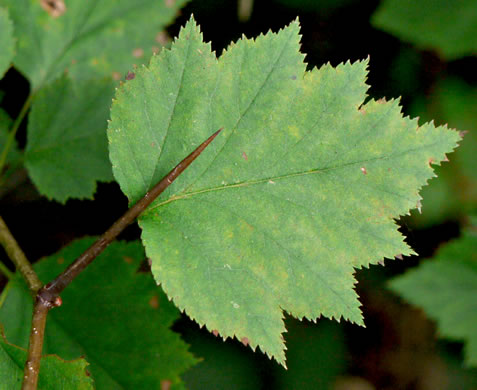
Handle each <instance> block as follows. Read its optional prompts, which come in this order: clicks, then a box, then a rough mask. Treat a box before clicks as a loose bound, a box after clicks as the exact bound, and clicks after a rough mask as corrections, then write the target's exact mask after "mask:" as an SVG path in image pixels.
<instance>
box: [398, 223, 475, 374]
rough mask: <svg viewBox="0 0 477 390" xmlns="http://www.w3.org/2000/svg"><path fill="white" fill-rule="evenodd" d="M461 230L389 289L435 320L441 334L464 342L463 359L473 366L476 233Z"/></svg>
mask: <svg viewBox="0 0 477 390" xmlns="http://www.w3.org/2000/svg"><path fill="white" fill-rule="evenodd" d="M475 229H476V227H475V226H474V231H473V232H467V233H465V234H464V235H463V236H462V237H461V238H459V239H457V240H455V241H453V242H451V243H449V244H447V245H445V246H444V247H442V248H441V249H440V250H439V251H438V253H437V254H436V256H435V257H434V258H433V259H432V260H428V261H424V262H422V263H421V264H420V265H419V266H418V267H417V268H415V269H412V270H411V271H408V272H406V273H405V274H404V275H402V276H398V277H397V278H394V279H393V280H392V281H391V283H390V287H391V289H392V290H393V291H394V292H396V293H398V294H400V295H401V296H402V297H403V298H404V299H405V300H407V301H408V302H410V303H412V304H413V305H416V306H420V307H422V308H423V309H424V311H425V312H426V313H427V315H428V316H429V317H430V318H432V319H434V320H436V321H437V325H438V330H439V333H440V334H441V335H442V336H443V337H447V338H450V339H453V340H463V341H465V349H464V353H465V361H466V363H467V364H468V365H473V366H476V365H477V334H476V332H475V330H476V329H477V304H476V302H477V301H476V296H477V255H476V251H475V249H476V248H477V234H476V232H475Z"/></svg>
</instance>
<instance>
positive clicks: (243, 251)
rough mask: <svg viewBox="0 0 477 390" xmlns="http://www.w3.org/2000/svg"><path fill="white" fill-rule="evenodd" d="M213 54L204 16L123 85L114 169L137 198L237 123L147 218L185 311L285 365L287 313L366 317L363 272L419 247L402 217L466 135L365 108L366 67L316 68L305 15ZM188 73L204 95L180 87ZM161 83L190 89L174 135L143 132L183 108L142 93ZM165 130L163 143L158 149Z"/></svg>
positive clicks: (146, 229)
mask: <svg viewBox="0 0 477 390" xmlns="http://www.w3.org/2000/svg"><path fill="white" fill-rule="evenodd" d="M190 48H192V50H190ZM211 55H212V53H211V52H210V46H209V45H207V44H203V43H202V36H201V34H200V32H199V29H198V27H197V26H196V24H195V22H194V21H191V22H189V23H188V24H187V26H186V27H185V28H184V29H183V30H182V31H181V33H180V35H179V38H178V39H177V40H176V41H175V42H174V44H173V45H172V48H171V50H170V51H164V52H163V53H161V54H160V55H159V56H157V58H155V59H153V61H152V62H151V65H150V67H149V68H147V69H143V70H141V71H139V72H138V73H137V74H136V78H135V79H134V80H133V81H132V82H127V83H126V84H125V85H124V86H123V87H122V88H120V89H119V90H118V94H117V100H116V101H115V102H114V103H113V107H112V113H111V115H112V121H111V123H110V126H109V129H108V136H109V140H110V157H111V161H112V163H113V173H114V175H115V177H116V179H117V180H118V182H119V183H120V185H121V188H122V189H123V191H124V192H125V193H126V195H127V196H128V197H129V199H130V200H131V202H134V201H136V200H137V199H138V198H139V197H140V196H141V195H142V194H144V193H145V192H146V191H147V190H148V189H149V182H153V181H154V180H158V179H159V178H160V176H161V175H163V174H164V173H166V172H167V171H168V169H171V168H172V167H173V166H174V162H173V161H175V162H177V161H178V160H180V158H181V156H183V155H186V154H187V152H186V151H188V150H191V149H192V147H193V145H196V144H197V143H198V142H199V141H197V140H196V139H195V137H197V138H198V139H199V140H200V139H202V138H205V135H207V134H210V133H211V132H212V129H216V128H219V127H224V130H223V131H222V133H221V135H220V136H219V137H217V139H216V140H214V142H213V143H212V144H211V145H210V147H209V148H208V150H206V151H205V152H204V153H203V154H202V155H201V156H200V157H199V158H198V159H197V160H196V161H195V162H194V164H193V165H192V166H191V167H190V169H189V170H188V171H187V172H185V173H184V175H182V176H181V177H180V178H179V179H178V180H177V181H176V182H174V183H173V184H172V185H171V186H170V187H169V188H168V190H167V191H165V192H164V193H163V194H162V195H161V197H160V198H159V199H158V200H156V201H155V202H154V203H153V204H152V205H151V206H150V208H149V209H148V210H146V212H145V213H144V214H143V215H142V216H141V217H140V219H139V223H140V226H141V227H142V229H143V233H142V240H143V243H144V245H145V247H146V252H147V254H148V256H149V257H150V258H151V259H152V272H153V274H154V275H155V278H156V281H157V282H158V283H160V284H161V285H162V286H163V288H164V290H165V291H166V293H167V294H168V295H169V297H171V298H172V299H173V300H174V302H175V303H176V305H177V306H178V307H179V308H180V309H181V310H185V311H186V312H187V314H188V315H189V316H190V317H191V318H193V319H195V320H196V321H197V322H198V323H199V324H201V325H202V324H206V326H207V328H208V329H209V330H211V331H212V330H217V331H218V332H219V333H220V334H222V336H223V337H234V336H235V337H237V338H238V339H239V340H242V341H244V340H245V341H246V343H247V344H249V345H250V346H251V347H252V348H253V349H255V348H256V347H257V346H260V348H261V349H262V350H263V351H264V352H266V353H267V354H268V355H269V356H273V357H275V358H276V359H277V360H278V361H279V362H281V363H283V364H284V360H285V355H284V343H283V338H282V336H281V334H282V333H283V332H284V330H285V329H284V325H283V319H282V316H283V314H282V310H285V311H287V312H289V313H290V314H292V315H293V316H295V317H298V318H303V317H307V318H309V319H313V320H314V319H316V318H317V317H320V316H325V317H328V318H335V319H338V320H339V319H341V318H343V319H346V320H349V321H352V322H356V323H359V324H362V317H361V312H360V310H359V301H358V299H357V298H358V297H357V295H356V293H355V292H354V290H353V287H354V284H355V279H354V276H353V272H354V268H356V267H362V266H367V265H369V264H371V263H376V262H378V261H380V260H381V259H382V258H383V257H390V258H392V257H394V256H395V255H398V254H401V253H402V254H412V253H413V252H412V250H411V249H410V248H408V247H407V245H406V244H405V243H404V242H403V237H402V236H401V235H400V233H399V232H398V231H397V229H396V225H395V222H394V221H393V218H396V217H398V216H399V215H402V214H405V213H407V212H408V210H409V209H410V208H414V207H416V204H417V202H418V200H419V196H418V190H419V189H420V187H421V186H423V185H424V184H425V183H426V181H427V180H428V179H429V178H431V177H432V174H433V173H432V169H431V168H430V166H429V164H430V161H432V162H438V161H441V160H442V159H444V157H445V155H444V153H445V152H449V151H451V150H452V148H453V147H455V146H456V142H457V141H458V140H459V136H458V134H457V133H456V132H452V131H449V130H447V129H444V128H438V129H435V128H434V127H433V126H432V125H425V126H422V127H418V126H417V122H416V121H411V120H409V119H405V118H403V117H402V115H401V112H400V108H399V106H398V102H397V101H391V102H385V101H382V100H381V101H372V100H371V101H370V102H368V103H367V104H365V105H363V100H364V99H365V97H366V89H367V87H366V85H365V82H364V81H365V77H366V66H367V62H366V61H361V62H357V63H355V64H350V63H346V64H342V65H339V66H338V67H336V68H333V67H332V66H330V65H325V66H323V67H322V68H320V69H314V70H312V71H311V72H305V64H304V62H303V55H302V54H301V53H300V52H299V25H298V23H297V22H294V23H292V24H291V25H290V26H289V27H287V28H285V29H283V30H281V31H280V32H278V33H276V34H275V33H268V34H267V35H265V36H260V37H258V38H256V39H255V40H249V39H245V38H243V39H241V40H239V41H238V42H236V43H233V44H231V46H230V47H229V48H228V49H227V50H226V51H225V52H224V53H223V54H222V55H221V56H220V58H218V60H215V59H214V58H213V55H212V57H211ZM167 63H180V64H186V67H185V68H184V67H182V68H180V71H177V70H176V69H174V68H171V67H167V66H165V65H164V64H167ZM187 64H190V68H189V69H187ZM188 72H189V73H192V74H195V78H196V80H199V81H200V82H201V88H200V90H197V88H194V87H193V86H190V85H188V84H187V83H186V82H184V83H182V80H184V79H183V78H182V76H181V74H182V75H184V74H186V75H187V77H189V78H191V77H192V76H191V75H190V74H188ZM149 78H155V79H156V80H162V79H176V80H178V82H177V84H176V86H177V90H179V91H181V93H180V94H177V96H179V98H178V99H174V100H173V103H172V105H171V107H172V108H171V109H170V111H169V112H170V118H171V119H170V120H169V121H168V122H167V126H164V125H163V124H161V123H160V122H157V129H156V130H155V132H154V133H150V132H149V131H148V132H144V133H145V134H144V133H142V132H141V127H143V126H144V127H146V126H148V125H147V122H146V121H144V120H143V117H141V116H138V115H137V114H136V113H137V112H139V111H140V110H139V108H140V107H142V110H143V111H148V112H155V111H156V110H159V109H160V107H161V105H166V104H170V102H168V101H167V100H166V101H161V100H153V99H150V100H149V101H148V100H144V99H142V96H144V94H149V95H154V93H155V92H156V93H162V92H160V90H161V89H160V88H157V89H154V86H152V88H153V89H152V90H146V91H144V90H142V88H147V87H146V86H145V85H144V83H145V82H144V81H142V80H148V79H149ZM192 78H193V77H192ZM196 82H197V81H196ZM198 95H199V96H200V99H198V98H197V96H198ZM135 96H141V98H136V97H135ZM130 107H136V108H135V109H129V108H130ZM176 112H177V113H179V114H178V115H177V117H176ZM130 123H134V124H133V125H130ZM154 123H156V122H154ZM171 123H172V126H171V125H170V124H171ZM148 129H149V130H152V129H153V127H152V126H149V127H148ZM151 134H153V135H154V136H156V137H160V138H161V139H164V140H165V141H164V142H163V143H162V147H161V151H155V152H153V153H152V154H153V156H150V155H149V150H151V149H152V148H153V143H154V140H153V138H152V137H153V135H151ZM186 145H190V146H189V148H187V147H186ZM131 150H134V151H138V152H136V153H131ZM141 150H143V151H146V150H147V152H143V153H142V154H141V153H139V151H141ZM141 177H142V178H143V179H140V178H141ZM144 178H146V179H144ZM151 178H152V179H151Z"/></svg>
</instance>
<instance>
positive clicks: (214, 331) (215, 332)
mask: <svg viewBox="0 0 477 390" xmlns="http://www.w3.org/2000/svg"><path fill="white" fill-rule="evenodd" d="M212 334H213V335H214V336H215V337H217V336H218V335H219V331H218V330H217V329H214V330H213V331H212Z"/></svg>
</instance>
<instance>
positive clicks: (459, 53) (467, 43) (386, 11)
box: [372, 0, 477, 60]
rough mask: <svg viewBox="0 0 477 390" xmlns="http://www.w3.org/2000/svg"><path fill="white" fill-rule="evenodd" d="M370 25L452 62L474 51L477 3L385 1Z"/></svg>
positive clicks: (476, 28)
mask: <svg viewBox="0 0 477 390" xmlns="http://www.w3.org/2000/svg"><path fill="white" fill-rule="evenodd" d="M372 22H373V24H374V25H375V26H376V27H378V28H380V29H383V30H384V31H387V32H389V33H391V34H393V35H396V36H397V37H399V38H400V39H402V40H404V41H409V42H411V43H413V44H415V45H417V46H419V47H421V48H423V49H434V50H437V51H438V52H439V53H440V54H441V55H442V56H443V57H445V58H446V59H448V60H453V59H456V58H459V57H463V56H466V55H474V54H475V53H476V51H477V40H476V39H475V37H476V36H477V3H476V2H475V1H474V0H461V1H452V2H451V1H447V0H421V1H414V0H385V1H383V2H381V4H380V6H379V8H378V10H377V11H376V13H375V14H374V15H373V18H372Z"/></svg>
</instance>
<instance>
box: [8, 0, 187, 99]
mask: <svg viewBox="0 0 477 390" xmlns="http://www.w3.org/2000/svg"><path fill="white" fill-rule="evenodd" d="M48 3H49V2H47V1H34V2H32V1H30V0H1V1H0V4H3V5H5V6H6V7H7V8H8V9H9V11H10V16H11V18H12V20H13V22H14V26H15V35H16V37H17V39H18V44H17V55H16V56H15V59H14V64H15V67H17V68H18V69H19V70H20V71H21V72H22V73H23V74H24V75H25V76H26V77H27V78H28V79H29V80H30V82H31V84H32V88H33V89H34V90H36V89H38V88H39V87H41V86H42V85H44V84H45V83H49V82H51V81H53V80H55V79H56V78H58V77H59V76H61V75H62V74H63V73H64V72H65V71H66V70H67V71H68V74H70V75H71V76H72V77H73V78H76V79H81V80H89V79H90V78H92V77H94V76H111V75H113V73H114V72H118V74H121V75H122V74H124V73H125V72H126V71H127V70H128V69H129V68H130V67H131V65H132V64H133V63H135V62H136V61H140V63H142V62H144V60H145V58H146V59H147V58H148V57H149V55H150V54H152V51H153V49H154V48H157V49H158V48H159V47H160V43H159V42H157V41H156V40H155V37H156V35H157V34H158V32H159V31H161V29H163V28H164V27H165V26H166V25H167V24H168V23H170V21H171V20H172V19H173V18H174V16H175V15H176V13H177V10H178V9H179V8H180V7H181V6H182V5H183V4H184V3H185V0H177V1H174V2H169V3H168V2H164V1H157V0H140V1H134V2H131V1H130V0H116V1H110V0H70V1H67V2H63V1H58V2H56V3H59V4H63V6H61V5H58V6H56V7H55V6H51V5H48ZM51 3H53V2H51ZM64 4H66V5H64ZM167 4H170V6H167ZM151 15H153V17H151ZM154 50H155V49H154Z"/></svg>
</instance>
